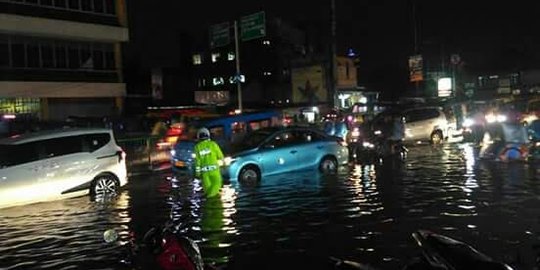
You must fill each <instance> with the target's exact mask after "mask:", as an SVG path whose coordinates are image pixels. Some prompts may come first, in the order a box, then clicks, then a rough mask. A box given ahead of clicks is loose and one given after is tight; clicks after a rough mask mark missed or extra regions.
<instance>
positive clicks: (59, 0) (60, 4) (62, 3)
mask: <svg viewBox="0 0 540 270" xmlns="http://www.w3.org/2000/svg"><path fill="white" fill-rule="evenodd" d="M54 6H55V7H57V8H66V0H54Z"/></svg>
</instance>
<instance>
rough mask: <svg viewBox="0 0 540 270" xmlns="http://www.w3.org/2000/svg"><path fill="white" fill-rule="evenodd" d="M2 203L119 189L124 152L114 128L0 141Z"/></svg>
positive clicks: (124, 179)
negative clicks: (118, 143)
mask: <svg viewBox="0 0 540 270" xmlns="http://www.w3.org/2000/svg"><path fill="white" fill-rule="evenodd" d="M0 153H2V154H1V155H0V207H9V206H15V205H22V204H28V203H34V202H40V201H47V200H54V199H60V198H65V197H74V196H80V195H84V194H88V193H90V194H91V195H93V196H102V195H107V194H114V193H117V192H118V190H119V189H120V187H121V186H123V185H125V184H126V182H127V170H126V161H125V153H124V151H123V150H122V148H120V147H119V146H118V145H117V144H116V142H115V139H114V135H113V132H112V131H111V130H110V129H101V128H87V129H81V128H77V129H71V128H69V129H60V130H49V131H41V132H34V133H26V134H23V135H18V136H12V137H8V138H5V139H2V140H0Z"/></svg>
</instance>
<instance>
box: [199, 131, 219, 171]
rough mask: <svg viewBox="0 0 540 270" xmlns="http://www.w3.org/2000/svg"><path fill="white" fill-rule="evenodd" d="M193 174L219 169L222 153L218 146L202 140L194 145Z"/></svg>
mask: <svg viewBox="0 0 540 270" xmlns="http://www.w3.org/2000/svg"><path fill="white" fill-rule="evenodd" d="M194 151H195V172H196V173H201V172H207V171H213V170H217V169H219V162H220V161H221V160H223V153H222V152H221V148H220V147H219V145H218V144H217V143H216V142H214V141H212V140H209V139H207V140H202V141H199V142H198V143H197V144H195V148H194Z"/></svg>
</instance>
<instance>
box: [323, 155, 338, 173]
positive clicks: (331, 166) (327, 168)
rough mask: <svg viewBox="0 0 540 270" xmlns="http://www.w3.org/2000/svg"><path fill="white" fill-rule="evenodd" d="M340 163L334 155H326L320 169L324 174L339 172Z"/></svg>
mask: <svg viewBox="0 0 540 270" xmlns="http://www.w3.org/2000/svg"><path fill="white" fill-rule="evenodd" d="M337 169H338V164H337V160H336V159H335V158H334V157H324V158H323V159H322V160H321V163H320V164H319V170H320V171H321V172H322V173H324V174H334V173H337Z"/></svg>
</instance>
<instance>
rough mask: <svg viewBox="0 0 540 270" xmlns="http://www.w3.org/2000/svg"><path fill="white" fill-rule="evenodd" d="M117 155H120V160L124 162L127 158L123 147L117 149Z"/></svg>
mask: <svg viewBox="0 0 540 270" xmlns="http://www.w3.org/2000/svg"><path fill="white" fill-rule="evenodd" d="M116 155H117V156H118V162H119V163H120V162H122V160H126V156H127V154H126V152H125V151H124V150H123V149H120V150H118V151H116Z"/></svg>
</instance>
